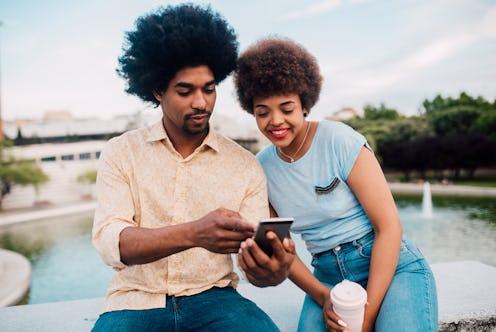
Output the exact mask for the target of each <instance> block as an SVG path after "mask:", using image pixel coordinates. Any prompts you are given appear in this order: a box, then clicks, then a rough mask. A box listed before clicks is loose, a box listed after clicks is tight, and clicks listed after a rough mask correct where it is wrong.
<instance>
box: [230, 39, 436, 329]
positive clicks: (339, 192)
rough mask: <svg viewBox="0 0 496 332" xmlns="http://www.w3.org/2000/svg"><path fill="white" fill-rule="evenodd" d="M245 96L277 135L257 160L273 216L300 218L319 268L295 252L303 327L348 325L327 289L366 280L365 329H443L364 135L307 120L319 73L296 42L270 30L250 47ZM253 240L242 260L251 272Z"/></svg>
mask: <svg viewBox="0 0 496 332" xmlns="http://www.w3.org/2000/svg"><path fill="white" fill-rule="evenodd" d="M234 80H235V85H236V91H237V95H238V99H239V102H240V104H241V106H242V108H243V109H244V110H246V111H247V112H248V113H250V114H252V115H254V117H255V120H256V123H257V126H258V128H259V130H260V131H261V132H262V133H263V135H265V136H266V137H267V138H268V139H269V140H270V142H271V143H272V144H271V145H269V146H268V147H266V148H265V149H264V150H262V151H261V152H260V153H259V154H258V155H257V158H258V160H259V161H260V162H261V164H262V166H263V169H264V171H265V174H266V176H267V181H268V192H269V202H270V205H271V215H272V216H277V215H279V216H282V217H294V223H293V225H292V227H291V231H292V233H295V234H300V235H301V237H302V239H303V240H304V241H305V244H306V247H307V249H308V251H309V252H310V253H311V255H312V262H311V265H312V266H313V267H314V272H313V274H312V273H311V272H310V270H309V269H308V268H307V267H306V266H305V265H304V264H303V263H302V261H301V260H300V259H299V258H296V259H295V260H294V262H293V264H292V265H291V268H290V270H289V278H290V279H291V280H292V281H293V282H294V283H295V284H296V285H298V286H299V287H300V288H301V289H303V290H304V291H305V292H306V294H307V295H306V297H305V301H304V304H303V308H302V310H301V315H300V320H299V327H298V330H299V331H312V332H314V331H326V330H330V331H346V330H348V329H349V328H350V326H347V323H346V322H344V321H343V320H342V319H341V317H339V316H337V315H336V313H334V311H333V310H332V306H331V303H330V289H332V287H334V286H335V285H336V284H338V283H339V282H341V281H343V280H344V279H348V280H351V281H354V282H357V283H359V284H361V285H362V286H363V287H364V288H365V289H366V291H367V300H368V303H367V304H366V306H365V317H364V323H363V326H362V331H374V329H375V331H380V332H384V331H394V332H398V331H437V297H436V288H435V282H434V278H433V274H432V272H431V270H430V267H429V265H428V263H427V262H426V260H425V259H424V257H423V256H422V254H421V253H420V251H419V250H418V249H417V248H416V247H415V246H414V245H413V244H411V243H410V242H409V241H408V240H406V239H403V238H402V226H401V222H400V218H399V215H398V211H397V209H396V206H395V202H394V199H393V197H392V194H391V192H390V190H389V187H388V184H387V182H386V179H385V177H384V175H383V172H382V170H381V167H380V165H379V163H378V161H377V160H376V158H375V156H374V154H373V152H372V150H371V148H370V146H369V144H368V143H367V141H366V139H365V138H364V136H362V135H361V134H359V133H358V132H356V131H355V130H353V129H352V128H351V127H349V126H347V125H345V124H343V123H340V122H334V121H320V122H317V121H308V120H307V118H306V117H307V115H308V114H309V112H310V111H311V109H312V107H313V106H314V105H315V103H316V102H317V100H318V98H319V94H320V90H321V85H322V76H321V74H320V71H319V66H318V63H317V61H316V59H315V58H314V57H313V56H312V55H311V54H309V53H308V51H307V50H306V49H305V48H303V47H302V46H300V45H299V44H297V43H295V42H293V41H291V40H288V39H285V38H277V37H271V38H266V39H262V40H260V41H258V42H257V43H255V44H253V45H252V46H250V47H248V49H246V50H245V51H244V52H243V53H242V54H241V55H240V58H239V59H238V66H237V70H236V72H235V76H234ZM252 246H253V242H252V241H251V240H247V241H245V243H243V244H242V246H241V248H242V250H241V254H240V255H239V258H238V260H239V262H240V266H241V268H242V269H244V270H245V271H246V275H247V278H248V279H250V278H251V277H253V275H250V271H251V269H252V265H253V262H254V259H253V257H251V256H250V255H251V250H248V248H250V247H252Z"/></svg>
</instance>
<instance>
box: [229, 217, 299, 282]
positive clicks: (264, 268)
mask: <svg viewBox="0 0 496 332" xmlns="http://www.w3.org/2000/svg"><path fill="white" fill-rule="evenodd" d="M292 222H293V219H292V218H271V219H263V220H261V222H260V224H259V225H258V227H257V230H256V232H255V235H254V236H253V238H249V239H247V240H246V241H244V242H242V243H241V248H240V250H239V253H238V266H239V267H240V269H242V270H243V271H244V272H245V275H246V277H247V279H248V281H250V283H252V284H254V285H256V286H259V287H265V286H274V285H278V284H279V283H281V282H282V281H284V280H285V279H286V278H287V276H288V273H289V268H290V267H291V264H292V262H293V260H294V257H295V252H296V251H295V246H294V242H293V241H292V240H291V239H290V238H289V237H287V236H288V235H289V228H290V226H291V223H292Z"/></svg>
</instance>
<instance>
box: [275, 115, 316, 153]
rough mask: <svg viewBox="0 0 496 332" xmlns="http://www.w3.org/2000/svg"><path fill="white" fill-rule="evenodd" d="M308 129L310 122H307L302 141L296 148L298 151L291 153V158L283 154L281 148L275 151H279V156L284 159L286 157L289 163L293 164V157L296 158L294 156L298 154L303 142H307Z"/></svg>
mask: <svg viewBox="0 0 496 332" xmlns="http://www.w3.org/2000/svg"><path fill="white" fill-rule="evenodd" d="M309 129H310V122H307V130H306V131H305V136H304V137H303V141H302V142H301V144H300V146H299V147H298V149H297V150H296V152H295V153H293V156H288V155H287V154H285V153H284V151H282V148H281V147H278V148H277V150H278V151H279V153H280V154H281V155H283V156H284V157H286V158H287V159H289V162H290V163H294V162H295V160H294V157H296V155H297V154H298V152H300V150H301V148H302V147H303V145H304V144H305V141H306V140H307V135H308V130H309Z"/></svg>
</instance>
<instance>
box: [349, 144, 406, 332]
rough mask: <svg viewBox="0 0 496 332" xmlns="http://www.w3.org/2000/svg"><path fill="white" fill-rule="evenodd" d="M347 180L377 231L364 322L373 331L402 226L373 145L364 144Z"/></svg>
mask: <svg viewBox="0 0 496 332" xmlns="http://www.w3.org/2000/svg"><path fill="white" fill-rule="evenodd" d="M346 182H347V183H348V185H349V187H350V188H351V190H352V191H353V193H354V194H355V196H356V197H357V199H358V201H359V202H360V204H361V205H362V207H363V209H364V211H365V213H366V214H367V216H368V217H369V219H370V222H371V224H372V227H373V228H374V233H375V239H374V245H373V247H372V256H371V260H370V271H369V279H368V284H367V297H368V305H367V306H366V309H365V320H364V325H363V331H373V329H374V324H375V320H376V318H377V315H378V313H379V309H380V307H381V304H382V300H383V299H384V296H385V294H386V291H387V289H388V287H389V284H390V283H391V280H392V278H393V275H394V272H395V270H396V265H397V264H398V258H399V252H400V244H401V237H402V228H401V223H400V218H399V215H398V210H397V209H396V205H395V203H394V199H393V196H392V194H391V191H390V189H389V186H388V184H387V181H386V179H385V177H384V174H383V172H382V169H381V167H380V165H379V163H378V161H377V159H376V158H375V156H374V155H373V153H372V152H371V151H370V150H369V149H367V148H365V147H363V148H362V150H361V151H360V154H359V155H358V157H357V160H356V162H355V165H354V166H353V168H352V170H351V172H350V174H349V176H348V179H347V180H346Z"/></svg>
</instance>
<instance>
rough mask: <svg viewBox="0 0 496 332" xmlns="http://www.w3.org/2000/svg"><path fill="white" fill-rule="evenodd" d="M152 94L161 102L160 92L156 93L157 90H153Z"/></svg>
mask: <svg viewBox="0 0 496 332" xmlns="http://www.w3.org/2000/svg"><path fill="white" fill-rule="evenodd" d="M153 96H154V97H155V99H157V101H158V102H159V103H160V102H162V95H161V94H160V93H158V92H157V91H153Z"/></svg>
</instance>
